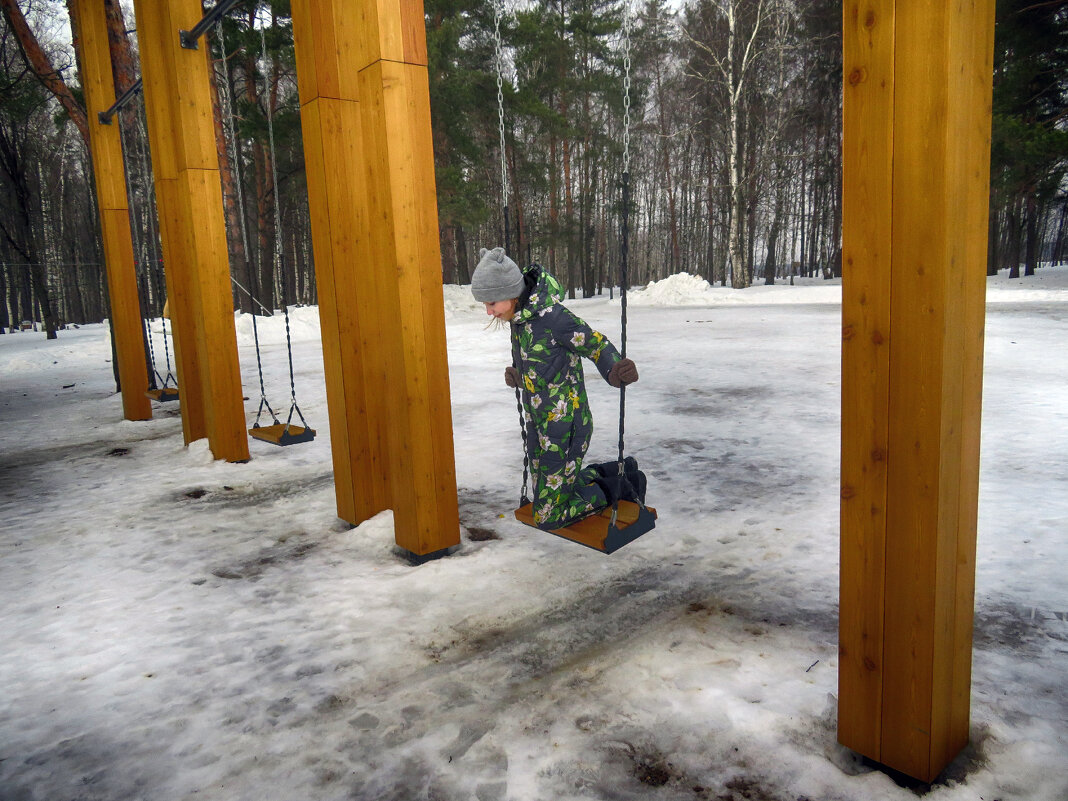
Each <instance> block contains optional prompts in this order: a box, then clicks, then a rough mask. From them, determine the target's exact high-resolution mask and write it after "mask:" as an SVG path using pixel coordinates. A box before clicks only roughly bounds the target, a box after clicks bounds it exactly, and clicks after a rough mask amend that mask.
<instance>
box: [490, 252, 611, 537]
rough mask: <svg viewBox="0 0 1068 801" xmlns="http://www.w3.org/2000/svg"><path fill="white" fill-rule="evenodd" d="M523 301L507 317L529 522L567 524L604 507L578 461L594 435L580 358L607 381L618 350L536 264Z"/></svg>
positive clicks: (589, 472)
mask: <svg viewBox="0 0 1068 801" xmlns="http://www.w3.org/2000/svg"><path fill="white" fill-rule="evenodd" d="M527 276H528V279H527V280H528V286H529V285H530V282H531V281H532V280H534V279H536V283H535V284H534V287H533V289H532V290H531V291H530V295H529V298H527V299H526V301H525V302H522V301H521V306H520V308H519V310H518V311H517V312H516V315H515V317H514V318H512V325H511V330H512V359H513V362H514V366H515V367H516V368H517V369H518V370H519V374H520V377H521V383H522V397H523V417H524V421H525V423H526V434H527V455H528V457H529V458H530V469H531V474H532V476H533V484H534V497H533V502H534V522H535V523H536V524H537V525H538V527H539V528H542V529H555V528H561V527H563V526H567V525H570V524H571V523H574V522H575V521H576V520H580V519H582V518H583V517H587V516H588V515H590V514H592V513H593V512H596V511H599V510H600V509H603V508H604V507H605V506H607V505H608V502H607V501H606V499H605V496H604V493H603V492H602V491H601V489H600V488H599V487H598V486H597V485H596V484H593V483H591V482H592V478H593V474H594V471H593V470H592V469H585V470H584V469H583V467H582V460H583V458H584V457H585V455H586V449H587V448H588V447H589V444H590V437H591V436H592V434H593V415H592V414H591V413H590V406H589V403H588V401H587V399H586V386H585V382H584V380H583V373H582V360H581V358H580V357H582V356H585V357H586V358H587V359H590V360H591V361H592V362H593V363H594V364H595V365H596V366H597V370H598V371H599V372H600V373H601V376H602V377H603V378H604V379H605V380H606V381H607V380H608V373H609V371H610V370H611V369H612V366H613V365H614V364H615V363H616V362H618V361H619V360H620V355H619V352H618V351H616V349H615V348H614V347H613V346H612V343H611V342H609V341H608V339H607V338H606V337H605V336H604V334H601V333H598V332H597V331H594V330H592V329H591V328H590V327H589V326H588V325H586V323H584V322H583V321H582V320H580V319H579V318H578V317H576V316H575V315H574V314H572V313H571V311H569V310H568V309H567V308H566V307H564V306H563V305H562V304H561V303H560V301H561V300H562V299H563V297H564V292H563V289H562V288H561V287H560V284H559V283H558V282H557V280H556V279H555V278H553V277H552V276H551V275H549V274H548V273H547V272H545V271H543V270H542V269H541V268H540V267H538V266H536V265H535V266H533V267H531V268H530V270H528V273H527Z"/></svg>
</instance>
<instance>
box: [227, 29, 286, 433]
mask: <svg viewBox="0 0 1068 801" xmlns="http://www.w3.org/2000/svg"><path fill="white" fill-rule="evenodd" d="M215 31H216V35H217V36H218V37H219V49H220V50H221V51H222V52H221V54H220V55H221V57H222V63H223V71H224V73H225V74H224V76H223V77H224V80H223V82H222V84H223V86H222V93H221V94H222V102H223V104H224V105H225V108H226V114H225V115H224V116H225V119H226V132H227V134H229V136H228V138H227V142H226V150H227V153H228V155H229V157H230V163H231V164H232V165H234V173H235V178H236V179H237V180H236V191H235V192H234V194H235V195H237V215H238V220H239V222H240V225H239V227H240V229H241V244H242V245H243V246H244V252H245V258H246V259H247V258H248V252H249V251H248V247H249V246H248V229H247V227H246V226H245V193H244V190H243V189H242V187H243V186H244V184H243V183H242V177H241V159H240V158H239V155H238V152H237V134H236V132H235V129H234V104H233V99H232V97H231V86H230V82H231V77H230V56H229V55H228V54H227V52H226V34H225V32H224V30H223V21H222V17H219V19H217V20H216V21H215ZM230 280H231V281H232V282H233V283H234V284H235V285H236V286H237V287H238V288H239V289H242V290H244V292H245V294H246V295H248V296H249V297H250V298H251V299H252V302H253V303H255V304H256V305H257V306H259V307H260V308H261V309H263V310H264V311H265V312H267V315H268V316H270V315H271V314H272V312H271V310H270V309H268V308H267V307H266V306H264V305H263V304H262V303H260V300H259V298H257V297H256V296H255V295H253V294H252V292H250V291H249V290H248V289H245V287H243V286H242V285H241V283H240V282H239V281H238V280H237V279H236V278H234V277H233V275H231V276H230ZM257 317H259V315H258V314H257V313H256V312H255V311H253V313H252V341H253V343H254V344H255V348H256V374H257V376H259V380H260V405H259V408H258V409H257V410H256V419H255V420H254V421H253V422H252V427H253V428H259V427H260V417H261V416H262V415H263V410H264V408H266V409H267V411H268V412H270V414H271V420H272V422H274V424H275V425H277V424H278V415H276V414H275V412H274V409H273V408H271V404H270V402H269V401H268V400H267V388H266V387H265V386H264V383H263V360H262V358H261V356H260V331H259V326H258V325H256V318H257Z"/></svg>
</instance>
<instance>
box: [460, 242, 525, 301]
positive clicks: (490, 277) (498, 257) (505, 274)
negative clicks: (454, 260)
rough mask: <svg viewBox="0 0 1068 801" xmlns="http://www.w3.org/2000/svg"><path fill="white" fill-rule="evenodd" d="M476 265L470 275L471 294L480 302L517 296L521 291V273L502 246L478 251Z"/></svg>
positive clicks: (509, 298)
mask: <svg viewBox="0 0 1068 801" xmlns="http://www.w3.org/2000/svg"><path fill="white" fill-rule="evenodd" d="M478 256H479V261H478V266H477V267H475V274H474V275H473V276H471V294H472V295H474V296H475V300H478V301H481V302H482V303H496V302H497V301H499V300H511V299H512V298H518V297H519V296H520V294H522V292H523V273H521V272H520V271H519V266H518V265H517V264H516V263H515V262H514V261H512V260H511V259H510V258H508V256H507V255H505V252H504V248H494V249H493V250H486V249H485V248H482V249H481V250H480V251H479V252H478Z"/></svg>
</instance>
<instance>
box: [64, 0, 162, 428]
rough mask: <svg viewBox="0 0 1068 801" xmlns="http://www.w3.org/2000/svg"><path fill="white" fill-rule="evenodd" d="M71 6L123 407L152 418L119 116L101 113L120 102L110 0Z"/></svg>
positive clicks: (135, 416) (81, 0) (80, 0)
mask: <svg viewBox="0 0 1068 801" xmlns="http://www.w3.org/2000/svg"><path fill="white" fill-rule="evenodd" d="M71 10H72V12H74V15H75V16H76V18H77V19H76V21H75V22H74V26H73V27H74V29H75V31H76V32H77V36H76V39H75V46H76V47H77V48H78V54H79V61H80V63H81V70H82V72H81V82H82V88H83V89H84V91H85V106H86V114H87V115H88V118H89V149H90V151H91V155H92V160H93V177H94V180H95V183H96V197H97V206H98V208H99V211H100V233H101V238H102V240H103V243H104V262H105V264H106V265H107V280H108V296H109V298H110V301H111V325H112V332H113V335H114V337H115V353H116V356H117V359H118V368H119V383H120V384H121V385H122V411H123V415H124V416H125V418H126V419H127V420H150V419H152V403H151V402H150V401H149V399H148V398H147V397H146V396H145V392H146V391H147V390H148V364H147V362H146V361H145V347H144V327H143V323H142V320H141V304H140V302H139V300H138V296H137V270H136V267H135V266H134V252H133V240H132V238H131V230H130V208H129V198H128V197H127V195H126V165H125V163H124V162H123V158H122V140H121V138H120V134H119V121H118V120H117V119H115V120H114V121H113V123H112V124H111V125H105V124H103V123H101V122H100V119H99V117H98V116H97V115H98V113H99V112H101V111H104V110H105V109H107V108H109V107H110V106H111V104H112V103H114V102H115V78H114V74H113V72H112V68H111V54H110V52H109V49H108V31H107V21H106V20H105V18H104V4H103V2H102V0H77V2H75V3H74V4H73V5H72V6H71Z"/></svg>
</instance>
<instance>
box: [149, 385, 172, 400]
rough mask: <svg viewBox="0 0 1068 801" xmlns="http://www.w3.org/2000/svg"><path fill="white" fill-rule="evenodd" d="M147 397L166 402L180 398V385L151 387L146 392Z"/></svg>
mask: <svg viewBox="0 0 1068 801" xmlns="http://www.w3.org/2000/svg"><path fill="white" fill-rule="evenodd" d="M145 397H146V398H151V399H152V400H154V401H157V402H159V403H166V402H167V401H176V400H178V387H160V388H159V389H150V390H148V391H147V392H146V393H145Z"/></svg>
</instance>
